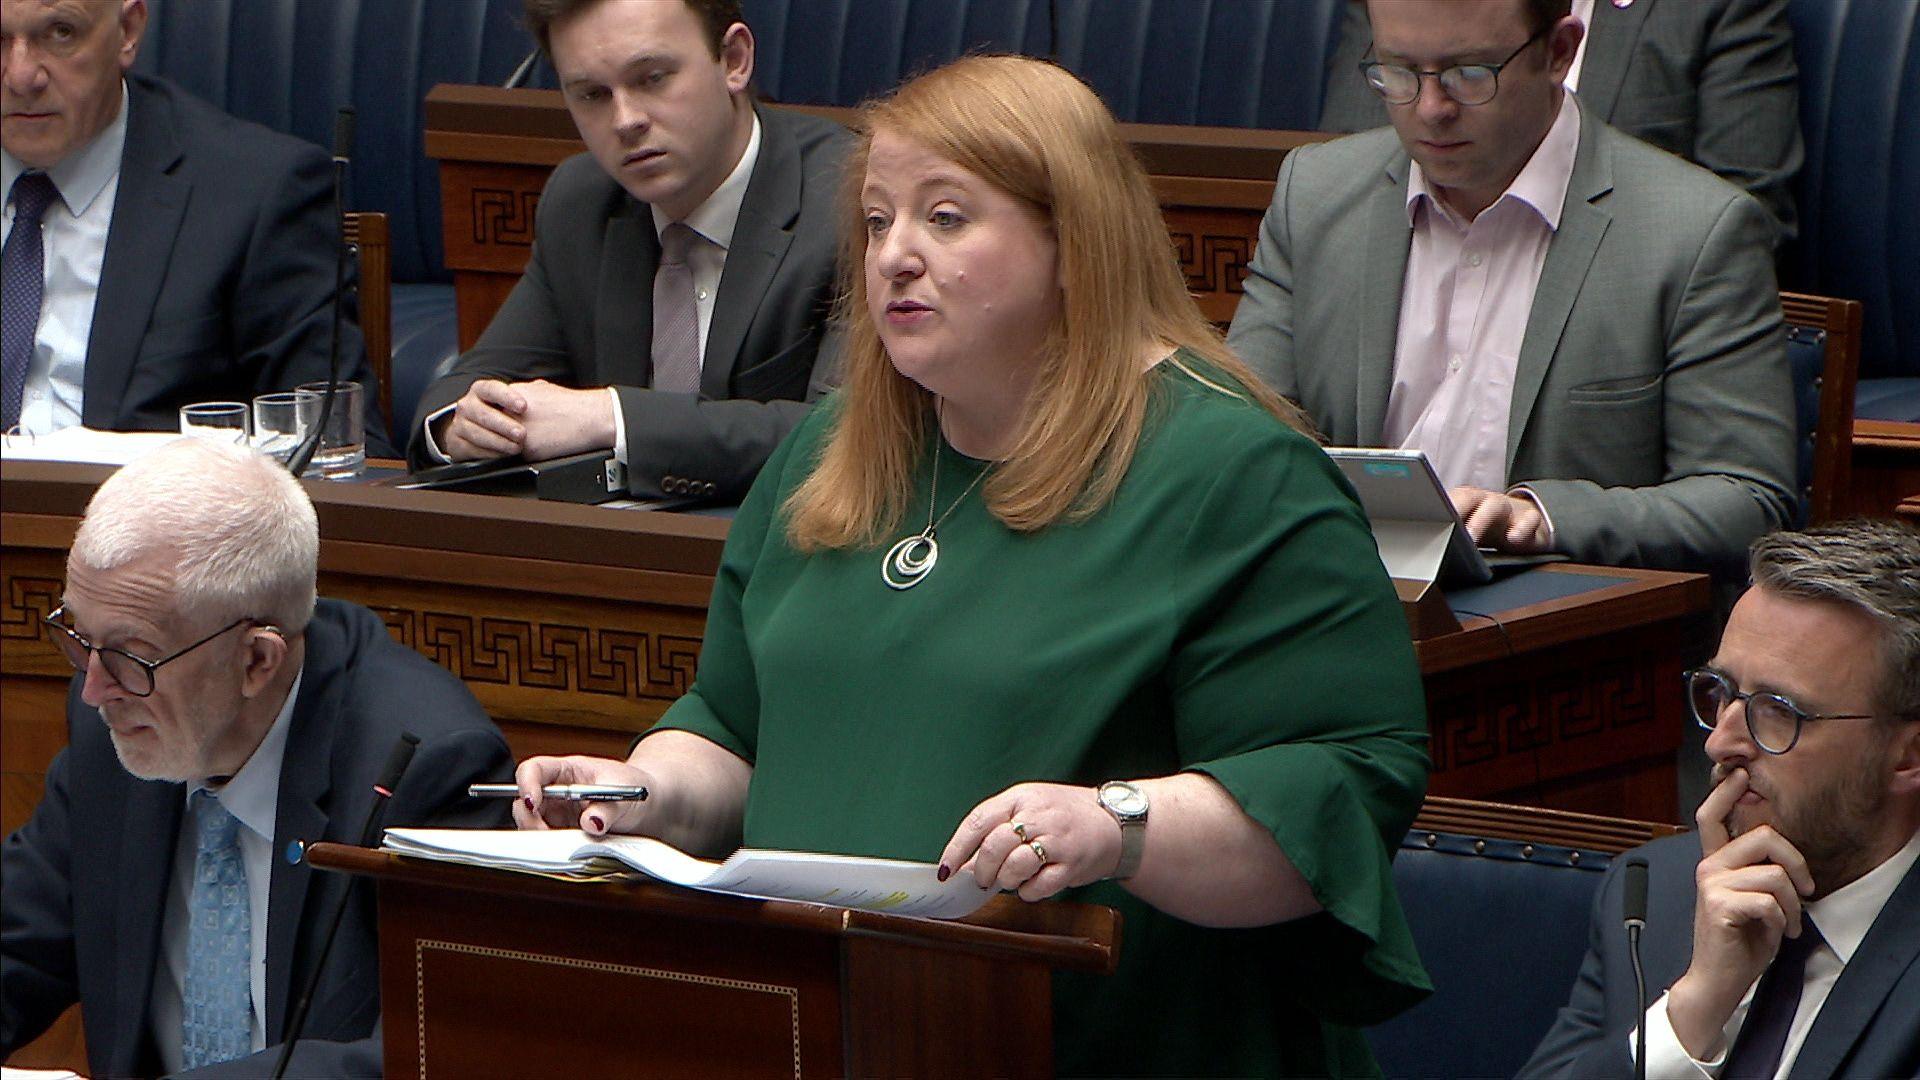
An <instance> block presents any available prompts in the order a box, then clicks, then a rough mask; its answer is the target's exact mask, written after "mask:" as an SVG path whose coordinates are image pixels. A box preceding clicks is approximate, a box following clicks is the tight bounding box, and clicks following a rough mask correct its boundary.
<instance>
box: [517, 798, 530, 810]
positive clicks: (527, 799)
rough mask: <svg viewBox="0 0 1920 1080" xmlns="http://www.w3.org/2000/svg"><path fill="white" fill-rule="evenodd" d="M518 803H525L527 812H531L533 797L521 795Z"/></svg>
mask: <svg viewBox="0 0 1920 1080" xmlns="http://www.w3.org/2000/svg"><path fill="white" fill-rule="evenodd" d="M520 801H521V802H523V803H526V804H527V809H528V810H532V809H533V796H531V795H522V796H520Z"/></svg>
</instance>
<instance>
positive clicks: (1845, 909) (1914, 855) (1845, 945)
mask: <svg viewBox="0 0 1920 1080" xmlns="http://www.w3.org/2000/svg"><path fill="white" fill-rule="evenodd" d="M1916 861H1920V832H1915V833H1914V834H1913V835H1912V836H1910V837H1908V838H1907V842H1906V845H1905V846H1904V847H1902V848H1901V849H1900V850H1899V851H1896V852H1894V853H1893V857H1892V858H1889V859H1888V860H1887V861H1885V862H1883V863H1881V864H1880V865H1879V866H1876V867H1874V868H1873V869H1871V870H1869V871H1867V872H1866V873H1864V874H1862V875H1860V877H1859V878H1857V879H1855V880H1854V881H1851V882H1849V883H1847V885H1846V886H1845V887H1843V888H1839V889H1835V890H1834V891H1833V892H1832V893H1830V894H1828V895H1827V896H1824V897H1822V898H1820V899H1819V900H1816V901H1814V902H1813V903H1811V904H1808V905H1807V907H1806V913H1807V914H1808V915H1810V916H1812V918H1813V924H1814V925H1815V926H1817V927H1819V928H1820V936H1821V937H1823V938H1825V939H1826V942H1827V944H1828V945H1830V946H1832V947H1833V951H1834V952H1835V953H1837V954H1839V956H1840V962H1841V963H1842V964H1845V963H1847V962H1848V961H1850V960H1852V959H1853V954H1854V951H1855V950H1856V949H1858V948H1860V942H1861V941H1862V940H1864V939H1865V938H1866V936H1867V931H1869V930H1871V929H1873V923H1874V920H1875V919H1878V918H1879V917H1880V911H1881V909H1883V908H1885V907H1886V906H1887V901H1888V900H1889V899H1890V898H1891V897H1892V896H1893V891H1894V890H1895V889H1897V888H1899V887H1900V883H1901V882H1902V881H1904V880H1906V877H1907V871H1909V870H1911V869H1913V864H1914V863H1915V862H1916Z"/></svg>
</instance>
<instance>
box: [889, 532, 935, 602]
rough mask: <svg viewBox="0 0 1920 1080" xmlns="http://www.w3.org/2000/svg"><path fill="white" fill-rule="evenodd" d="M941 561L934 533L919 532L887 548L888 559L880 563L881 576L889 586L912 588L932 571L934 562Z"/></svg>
mask: <svg viewBox="0 0 1920 1080" xmlns="http://www.w3.org/2000/svg"><path fill="white" fill-rule="evenodd" d="M939 561H940V545H939V544H936V543H934V542H933V533H931V532H923V533H919V534H917V535H914V536H909V537H907V538H906V539H905V540H902V541H900V542H899V543H897V544H895V545H893V546H892V547H890V548H888V549H887V558H886V561H885V562H883V563H881V564H880V577H881V578H882V579H883V580H884V581H886V583H887V585H888V587H889V588H894V589H911V588H913V587H914V586H915V585H918V584H920V579H921V578H923V577H926V576H927V575H928V574H930V573H932V572H933V564H934V563H936V562H939Z"/></svg>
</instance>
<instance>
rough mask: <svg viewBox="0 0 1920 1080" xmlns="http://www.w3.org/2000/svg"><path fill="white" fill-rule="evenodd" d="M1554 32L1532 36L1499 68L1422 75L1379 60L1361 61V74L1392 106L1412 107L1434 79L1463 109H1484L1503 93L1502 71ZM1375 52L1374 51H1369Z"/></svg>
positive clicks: (1469, 66) (1479, 67)
mask: <svg viewBox="0 0 1920 1080" xmlns="http://www.w3.org/2000/svg"><path fill="white" fill-rule="evenodd" d="M1552 31H1553V27H1552V26H1547V27H1545V28H1543V29H1540V30H1536V31H1534V33H1533V36H1532V37H1530V38H1528V39H1527V40H1525V41H1523V42H1521V43H1520V47H1519V48H1517V49H1515V50H1513V51H1512V52H1510V53H1508V54H1507V58H1506V59H1505V60H1502V61H1500V62H1499V63H1497V64H1455V65H1453V66H1452V67H1449V68H1442V69H1440V70H1439V71H1422V70H1420V69H1419V68H1410V67H1404V66H1402V65H1400V64H1388V63H1384V62H1382V61H1380V60H1362V61H1360V74H1361V76H1362V77H1363V78H1365V79H1366V80H1367V85H1368V86H1371V87H1373V89H1374V92H1375V93H1377V94H1379V95H1380V96H1381V97H1383V98H1385V99H1386V101H1387V104H1389V105H1410V104H1412V103H1413V102H1414V101H1415V100H1416V99H1418V98H1419V97H1420V80H1421V79H1425V78H1428V77H1432V78H1434V79H1436V80H1438V81H1439V83H1440V91H1441V92H1442V93H1444V94H1446V95H1447V96H1448V97H1450V98H1452V99H1453V100H1454V102H1455V103H1457V104H1460V105H1485V104H1486V103H1487V102H1489V101H1492V100H1493V96H1494V95H1495V94H1497V93H1499V92H1500V71H1501V69H1503V68H1505V67H1506V66H1507V65H1508V64H1511V63H1513V58H1514V57H1516V56H1519V55H1520V54H1521V53H1523V52H1526V51H1527V46H1529V45H1532V44H1533V43H1534V42H1536V41H1539V40H1540V39H1541V38H1543V37H1546V36H1547V35H1548V34H1549V33H1551V32H1552ZM1368 51H1369V52H1371V51H1372V47H1371V46H1369V47H1368Z"/></svg>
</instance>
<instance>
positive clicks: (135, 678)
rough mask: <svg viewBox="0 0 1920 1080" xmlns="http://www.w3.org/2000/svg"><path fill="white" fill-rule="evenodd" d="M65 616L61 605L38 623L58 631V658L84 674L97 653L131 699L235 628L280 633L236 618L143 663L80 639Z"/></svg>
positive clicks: (143, 694) (149, 691)
mask: <svg viewBox="0 0 1920 1080" xmlns="http://www.w3.org/2000/svg"><path fill="white" fill-rule="evenodd" d="M66 613H67V606H66V605H65V604H62V605H60V606H59V607H57V608H54V609H53V612H52V613H51V614H49V615H48V616H47V617H46V618H44V619H42V620H40V621H41V622H43V623H46V624H47V625H48V626H50V627H52V628H53V629H54V630H56V631H58V632H57V633H55V634H54V635H53V643H54V644H55V645H56V646H58V647H59V649H60V655H62V656H64V657H66V658H67V663H69V664H72V665H73V670H75V671H79V672H83V673H84V672H85V671H86V670H87V663H88V661H89V660H90V659H91V658H92V656H93V655H94V654H95V653H98V654H99V656H100V666H101V667H102V668H103V669H105V671H106V673H107V677H108V678H110V679H112V680H113V681H114V682H115V683H118V684H119V686H120V689H122V690H125V691H126V692H127V693H129V694H132V695H133V696H134V697H147V696H149V695H150V694H152V693H153V673H154V672H155V671H158V670H159V669H160V668H161V667H162V666H163V665H166V664H171V663H173V662H174V661H175V660H178V659H180V658H181V657H183V656H185V655H187V654H188V653H190V652H192V651H193V650H195V649H197V648H199V647H200V646H202V645H205V644H206V643H207V642H209V641H212V640H213V639H214V638H217V637H219V636H220V635H221V634H224V633H226V632H227V631H229V630H231V629H233V628H234V627H236V626H245V625H247V624H248V623H257V624H259V625H260V626H262V627H264V628H266V629H268V630H272V631H273V632H274V633H276V634H277V633H279V632H280V628H279V627H277V626H272V625H269V624H267V623H261V622H260V621H259V620H258V619H251V618H244V619H235V620H234V621H232V622H230V623H228V624H227V625H225V626H223V627H221V628H220V629H218V630H215V631H214V632H213V633H211V634H208V635H207V636H206V637H203V638H201V639H200V640H199V641H196V642H194V643H193V644H191V645H189V646H187V647H186V648H184V649H181V650H179V651H178V652H175V653H174V654H172V655H171V656H163V657H161V658H160V659H158V660H144V659H142V658H140V657H138V656H135V655H133V654H132V653H130V652H128V651H127V650H125V649H116V648H113V647H112V646H110V645H95V644H94V643H93V642H91V641H88V640H87V639H86V638H84V637H81V636H80V632H79V631H78V630H75V629H74V628H73V627H71V626H68V625H67V624H66V623H63V622H61V621H60V618H61V616H63V615H65V614H66Z"/></svg>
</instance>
